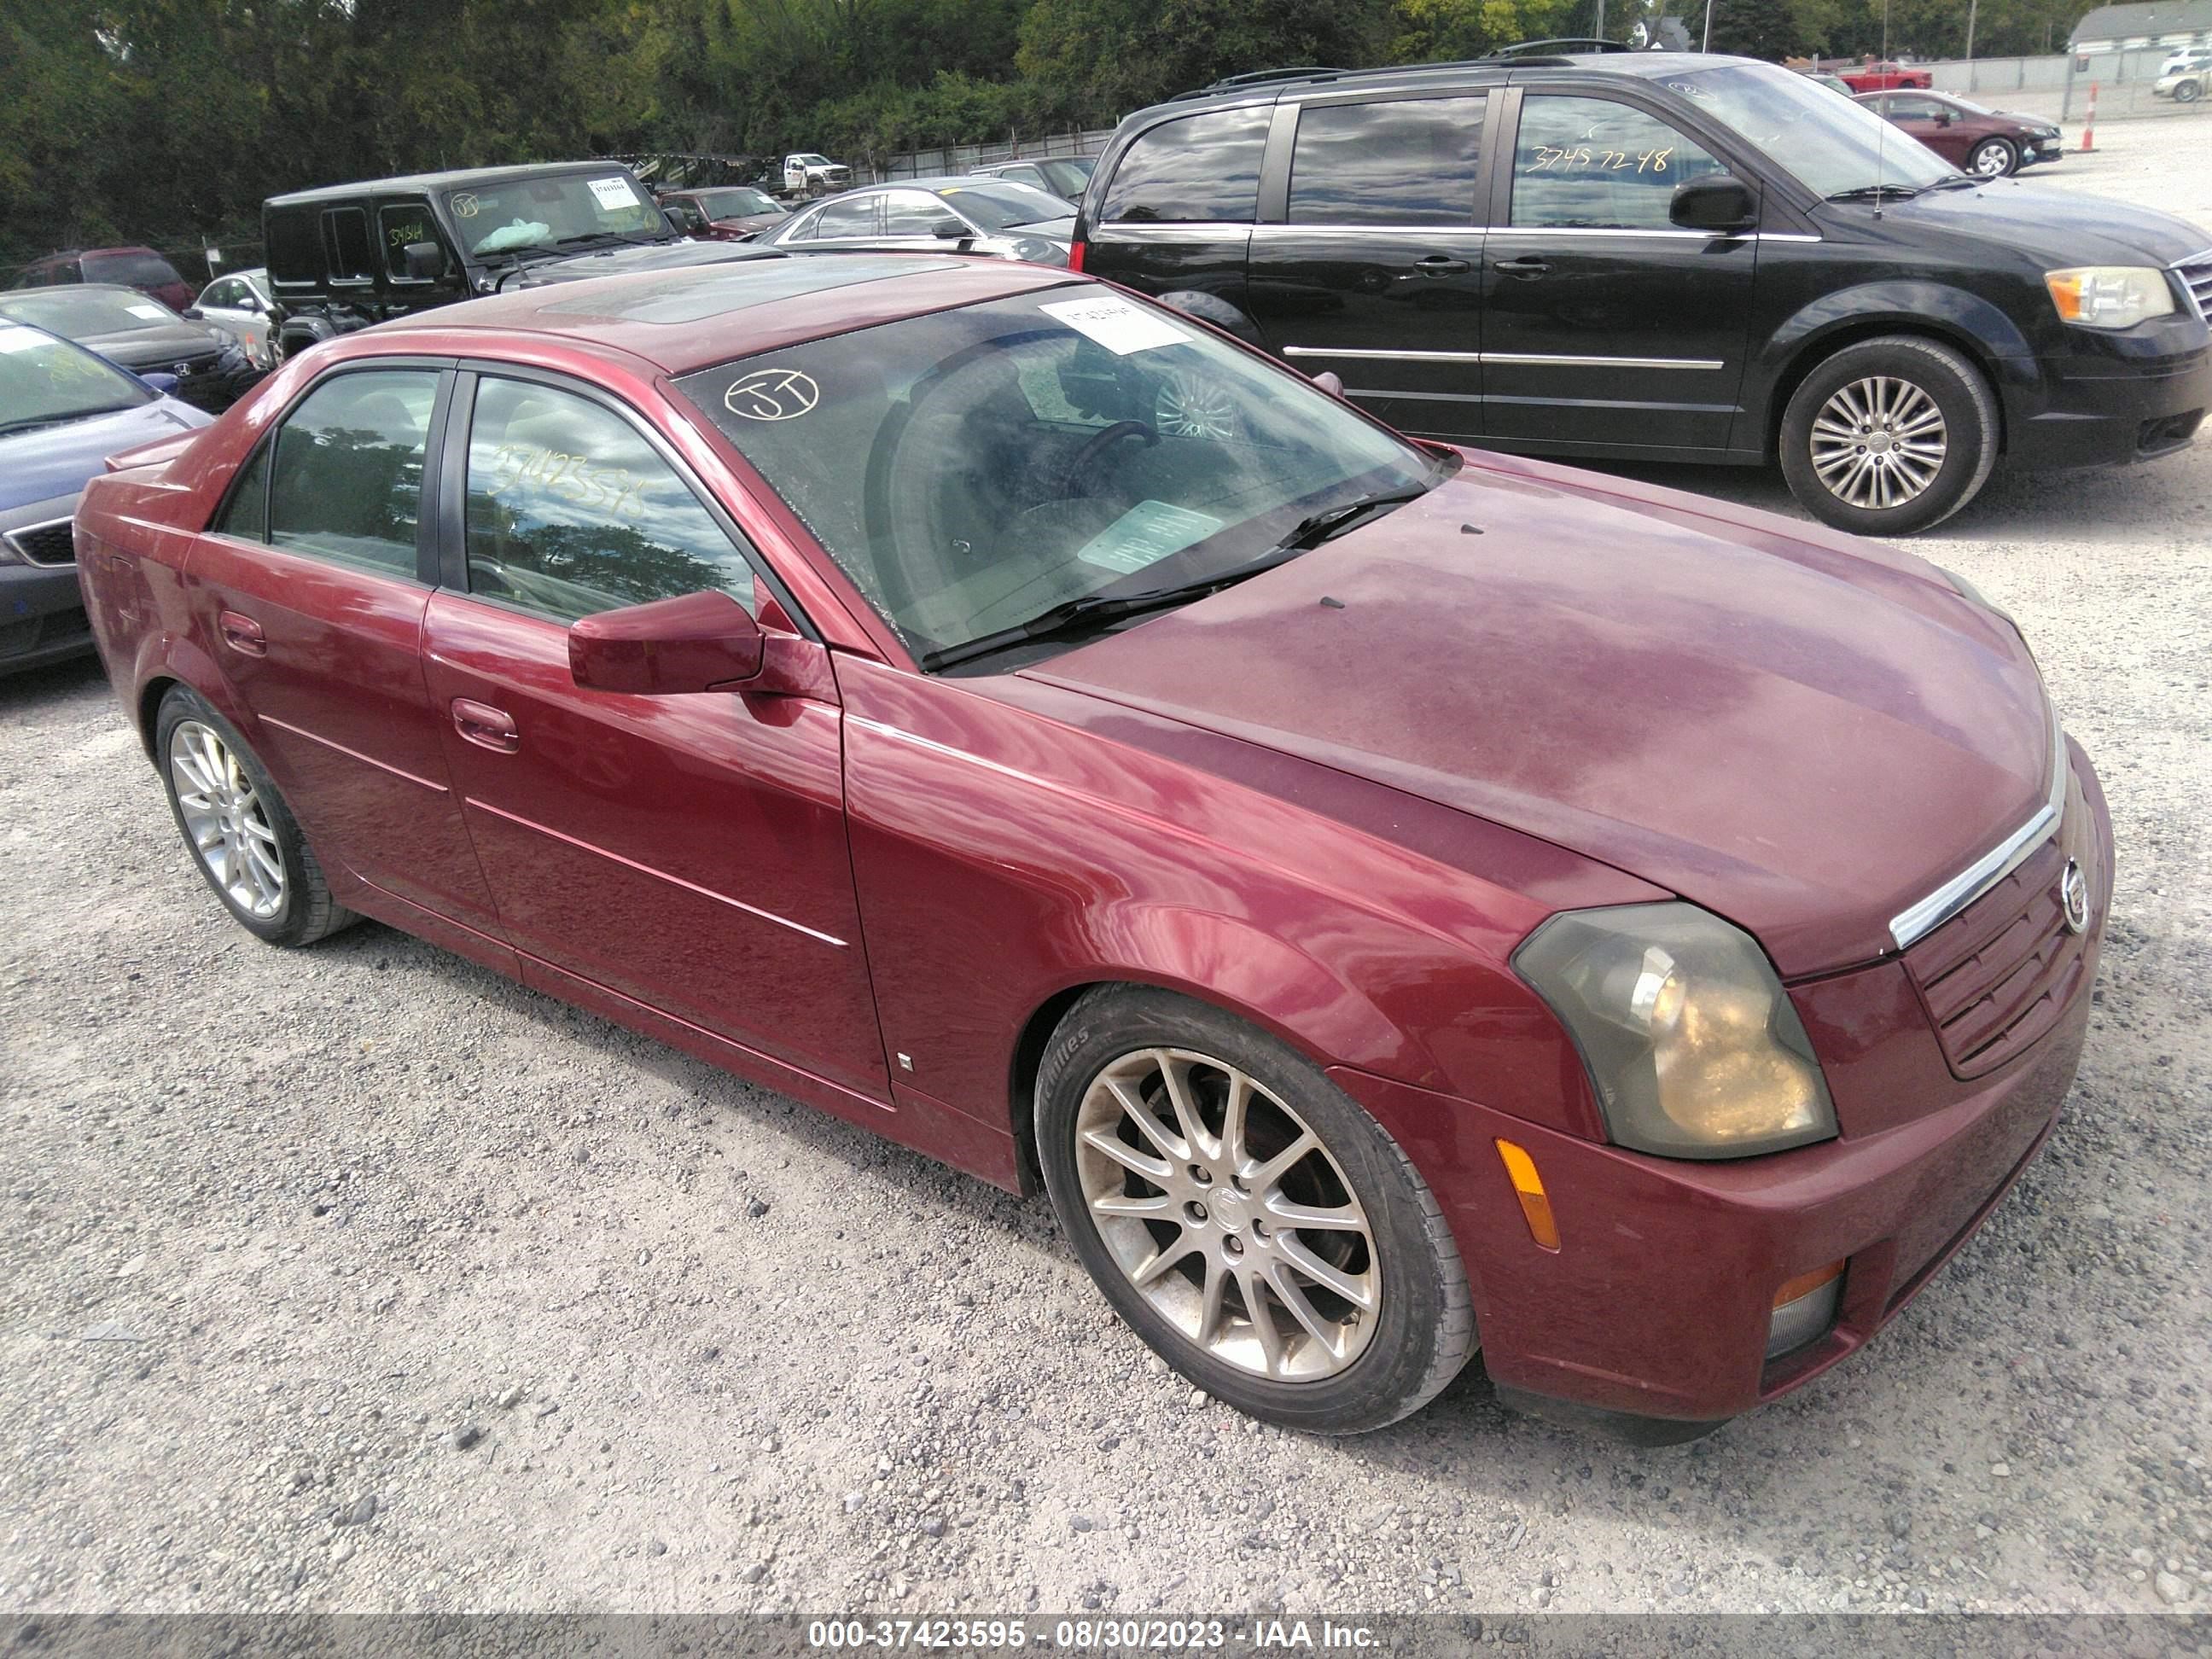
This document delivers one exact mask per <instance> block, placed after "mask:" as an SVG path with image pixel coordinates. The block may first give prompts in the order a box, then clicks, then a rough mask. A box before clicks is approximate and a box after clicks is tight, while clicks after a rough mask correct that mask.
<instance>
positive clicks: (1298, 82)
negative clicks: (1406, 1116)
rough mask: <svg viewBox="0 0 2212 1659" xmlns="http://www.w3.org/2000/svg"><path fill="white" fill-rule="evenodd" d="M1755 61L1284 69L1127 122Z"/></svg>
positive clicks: (1577, 56)
mask: <svg viewBox="0 0 2212 1659" xmlns="http://www.w3.org/2000/svg"><path fill="white" fill-rule="evenodd" d="M1757 62H1759V59H1757V58H1738V57H1733V56H1730V55H1728V54H1725V53H1722V52H1559V53H1556V54H1554V53H1544V54H1541V55H1534V54H1532V55H1530V56H1528V57H1522V58H1464V59H1460V60H1457V61H1455V62H1450V63H1437V64H1397V65H1395V66H1392V67H1389V68H1384V69H1364V70H1340V69H1301V70H1284V71H1282V72H1281V74H1280V75H1279V76H1268V77H1267V78H1265V79H1261V78H1258V77H1253V78H1248V79H1245V80H1243V81H1241V82H1237V83H1236V84H1233V85H1232V84H1228V83H1217V84H1216V85H1214V86H1211V87H1206V88H1203V89H1201V90H1199V91H1195V92H1186V93H1183V94H1181V95H1180V96H1178V97H1176V98H1172V99H1170V100H1167V101H1166V102H1165V103H1161V104H1155V105H1153V106H1152V108H1150V109H1146V110H1140V111H1139V112H1137V114H1136V115H1134V116H1131V117H1129V118H1127V120H1125V121H1124V123H1123V125H1124V126H1125V127H1126V126H1127V125H1128V122H1129V121H1133V120H1138V119H1139V118H1150V117H1152V116H1153V115H1156V114H1164V113H1166V112H1170V111H1172V112H1175V113H1176V114H1179V115H1187V114H1189V113H1190V112H1193V111H1194V110H1204V109H1210V108H1218V107H1222V106H1234V105H1248V106H1249V105H1257V104H1272V103H1274V102H1276V101H1277V100H1279V99H1282V98H1285V97H1293V96H1297V95H1299V94H1304V93H1306V92H1310V91H1312V90H1313V89H1315V88H1322V89H1325V90H1327V91H1330V92H1338V91H1345V92H1356V91H1360V90H1363V89H1364V88H1370V87H1373V88H1382V87H1386V86H1388V87H1393V88H1395V87H1399V86H1409V87H1420V86H1428V85H1445V84H1454V83H1464V82H1467V81H1468V80H1470V79H1479V80H1483V81H1505V80H1509V79H1510V80H1512V81H1516V82H1519V81H1534V80H1541V79H1546V78H1548V77H1549V76H1553V75H1565V74H1567V73H1569V72H1574V73H1581V74H1589V73H1592V72H1596V73H1600V74H1607V75H1628V76H1636V77H1638V78H1639V79H1642V80H1647V81H1654V80H1657V79H1659V78H1660V77H1661V76H1668V75H1684V74H1687V73H1690V72H1691V71H1692V70H1701V69H1715V68H1718V67H1719V66H1720V65H1722V64H1751V63H1757Z"/></svg>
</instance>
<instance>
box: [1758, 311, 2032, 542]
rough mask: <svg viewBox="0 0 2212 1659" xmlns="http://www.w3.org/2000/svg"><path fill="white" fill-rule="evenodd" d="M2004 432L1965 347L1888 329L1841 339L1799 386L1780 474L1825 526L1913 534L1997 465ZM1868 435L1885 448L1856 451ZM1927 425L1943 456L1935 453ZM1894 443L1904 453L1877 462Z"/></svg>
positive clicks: (1948, 510)
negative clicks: (1932, 419)
mask: <svg viewBox="0 0 2212 1659" xmlns="http://www.w3.org/2000/svg"><path fill="white" fill-rule="evenodd" d="M1931 408H1932V409H1933V410H1934V411H1935V413H1936V416H1937V419H1936V424H1935V425H1934V426H1933V427H1932V428H1929V427H1928V426H1926V425H1925V424H1923V419H1924V416H1925V415H1926V414H1927V412H1928V410H1929V409H1931ZM1865 416H1874V418H1872V419H1867V418H1863V417H1865ZM1885 420H1887V422H1888V424H1889V426H1890V427H1893V428H1899V431H1898V433H1897V435H1896V436H1894V437H1893V435H1892V432H1891V431H1889V430H1886V429H1884V424H1883V423H1884V421H1885ZM1869 428H1871V429H1869ZM2000 431H2001V427H2000V425H1999V421H1998V414H1997V401H1996V393H1995V392H1992V391H1990V383H1989V382H1988V380H1985V379H1984V378H1983V375H1982V372H1981V371H1980V370H1979V369H1978V368H1975V367H1974V365H1973V364H1972V363H1971V362H1968V361H1967V360H1966V357H1965V356H1963V355H1961V354H1960V352H1958V351H1956V350H1954V349H1953V348H1951V347H1950V346H1948V345H1945V344H1943V343H1942V342H1940V341H1936V340H1929V339H1923V338H1921V337H1918V336H1915V335H1907V334H1887V335H1883V336H1881V337H1879V338H1876V339H1872V340H1860V341H1857V342H1856V343H1853V344H1850V345H1847V346H1845V347H1844V348H1843V349H1841V350H1839V351H1838V352H1837V353H1835V355H1834V356H1831V357H1828V358H1826V359H1825V360H1824V361H1822V362H1820V363H1818V364H1816V365H1815V366H1814V368H1813V371H1812V372H1811V373H1810V374H1808V375H1806V377H1805V378H1804V380H1802V381H1801V382H1800V383H1799V385H1798V387H1797V390H1796V392H1793V393H1792V394H1791V395H1790V403H1789V406H1788V408H1787V409H1786V410H1784V414H1783V416H1782V431H1781V436H1780V448H1781V459H1782V475H1783V477H1784V478H1786V479H1787V480H1788V481H1789V483H1790V494H1791V495H1795V496H1796V498H1797V501H1798V503H1799V505H1801V506H1802V507H1804V508H1805V509H1806V510H1807V511H1808V512H1809V513H1812V515H1813V516H1814V518H1816V519H1818V520H1820V521H1821V523H1823V524H1827V525H1833V526H1835V527H1836V528H1837V529H1838V530H1848V531H1850V532H1854V533H1856V534H1858V535H1863V536H1906V535H1910V534H1911V533H1912V532H1914V531H1916V530H1925V529H1927V528H1929V526H1931V525H1936V524H1941V523H1942V521H1943V520H1946V519H1948V518H1949V517H1950V516H1951V515H1952V514H1953V513H1956V512H1957V511H1958V510H1959V509H1960V507H1964V506H1965V505H1966V503H1967V502H1968V501H1972V500H1973V498H1974V496H1975V495H1976V494H1978V492H1979V491H1980V489H1981V487H1982V485H1983V484H1984V483H1987V482H1988V480H1989V476H1990V468H1991V467H1993V466H1995V465H1996V459H1997V443H1998V435H1999V432H2000ZM1861 433H1864V434H1865V435H1867V436H1868V437H1869V441H1870V446H1878V447H1866V446H1863V447H1854V446H1853V445H1852V439H1853V438H1854V437H1856V436H1857V435H1860V434H1861ZM1931 433H1932V438H1933V442H1934V443H1935V444H1936V445H1939V446H1940V453H1933V452H1931V449H1930V447H1929V441H1930V434H1931ZM1899 440H1902V441H1899ZM1816 443H1818V444H1819V445H1820V453H1819V454H1818V455H1817V456H1816V453H1815V449H1814V446H1815V444H1816ZM1893 445H1894V446H1895V449H1896V454H1897V459H1891V460H1884V459H1880V458H1881V455H1883V454H1885V453H1888V450H1889V447H1891V446H1893ZM1824 472H1825V473H1826V475H1827V477H1826V478H1824V477H1823V473H1824ZM1831 478H1832V479H1833V480H1834V481H1835V483H1834V485H1833V487H1832V486H1831V483H1829V482H1828V479H1831Z"/></svg>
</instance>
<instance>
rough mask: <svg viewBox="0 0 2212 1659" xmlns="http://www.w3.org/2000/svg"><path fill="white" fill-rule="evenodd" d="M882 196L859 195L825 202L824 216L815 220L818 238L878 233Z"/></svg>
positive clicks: (815, 233)
mask: <svg viewBox="0 0 2212 1659" xmlns="http://www.w3.org/2000/svg"><path fill="white" fill-rule="evenodd" d="M882 204H883V197H880V196H858V197H852V198H850V199H848V200H844V201H836V202H830V203H828V204H824V206H823V209H822V216H821V217H820V218H819V219H817V220H816V221H815V223H814V235H815V238H816V240H819V241H829V240H832V239H834V238H836V237H840V236H873V235H874V234H876V220H877V210H878V208H879V207H880V206H882Z"/></svg>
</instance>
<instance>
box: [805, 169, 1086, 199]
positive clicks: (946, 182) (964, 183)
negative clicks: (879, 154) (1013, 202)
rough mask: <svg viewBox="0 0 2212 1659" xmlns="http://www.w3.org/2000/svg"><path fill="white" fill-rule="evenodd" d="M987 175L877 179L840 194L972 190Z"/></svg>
mask: <svg viewBox="0 0 2212 1659" xmlns="http://www.w3.org/2000/svg"><path fill="white" fill-rule="evenodd" d="M989 176H990V175H988V174H986V173H932V174H930V175H929V176H928V177H927V178H926V179H877V180H876V182H875V183H874V184H872V185H858V186H856V187H854V189H852V190H848V191H843V192H842V194H844V195H847V196H858V195H860V194H861V193H862V192H863V191H871V190H930V191H938V190H973V189H975V180H976V179H979V178H987V177H989ZM1006 182H1007V183H1008V184H1010V185H1013V186H1014V187H1015V188H1016V189H1018V190H1035V189H1036V185H1024V184H1023V183H1022V182H1021V180H1019V179H1008V180H1006ZM1050 193H1051V192H1049V191H1047V192H1046V194H1048V195H1049V194H1050ZM829 199H832V200H834V199H835V198H834V197H831V198H829Z"/></svg>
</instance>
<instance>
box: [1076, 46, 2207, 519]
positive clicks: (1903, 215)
mask: <svg viewBox="0 0 2212 1659" xmlns="http://www.w3.org/2000/svg"><path fill="white" fill-rule="evenodd" d="M1075 263H1076V264H1077V266H1078V268H1079V269H1080V270H1085V271H1086V272H1088V273H1090V274H1091V275H1093V276H1102V277H1105V278H1107V279H1109V280H1110V281H1114V282H1119V283H1126V284H1127V285H1128V286H1130V287H1132V288H1134V289H1140V290H1142V291H1144V292H1146V293H1148V294H1152V295H1157V296H1159V297H1161V298H1163V299H1165V300H1168V301H1170V302H1171V303H1174V304H1176V305H1178V306H1180V307H1182V308H1184V309H1185V310H1187V311H1188V312H1190V313H1192V314H1194V315H1196V316H1199V317H1201V318H1204V319H1207V320H1209V321H1212V322H1214V323H1216V324H1218V325H1220V326H1222V327H1225V328H1226V329H1228V330H1229V331H1231V332H1232V333H1235V334H1237V335H1239V336H1241V337H1243V338H1245V339H1248V340H1250V341H1252V342H1254V343H1258V344H1261V345H1264V346H1266V347H1267V349H1270V350H1273V351H1275V352H1277V353H1279V354H1280V355H1281V356H1283V357H1285V358H1286V359H1288V360H1289V361H1290V362H1291V363H1293V364H1295V365H1296V366H1297V367H1299V368H1304V369H1306V370H1307V371H1309V372H1310V373H1316V374H1317V373H1320V372H1322V371H1323V370H1327V371H1329V372H1332V373H1334V374H1336V375H1337V376H1338V377H1339V378H1340V379H1341V380H1343V381H1344V382H1345V383H1346V387H1347V390H1346V396H1348V397H1350V398H1352V399H1353V400H1354V401H1356V402H1357V403H1358V404H1361V405H1362V406H1363V407H1364V408H1366V409H1368V410H1372V411H1373V412H1374V413H1375V414H1376V416H1379V417H1381V418H1382V419H1383V420H1385V421H1388V422H1390V423H1391V424H1392V425H1394V426H1395V427H1397V428H1400V429H1401V430H1402V431H1406V432H1408V433H1413V434H1417V435H1422V436H1426V437H1436V438H1443V439H1447V440H1449V441H1456V442H1467V443H1474V444H1480V445H1483V446H1486V447H1492V448H1497V449H1504V450H1515V451H1521V452H1524V453H1535V454H1547V455H1579V456H1590V457H1599V458H1607V459H1642V460H1674V461H1680V460H1690V461H1720V462H1734V463H1744V464H1767V463H1771V462H1774V461H1777V460H1778V461H1779V462H1780V464H1781V466H1782V469H1783V471H1784V475H1785V476H1786V477H1788V479H1789V482H1790V489H1791V490H1792V491H1793V492H1794V493H1795V495H1796V497H1797V499H1798V500H1799V501H1801V502H1802V503H1803V504H1804V506H1805V507H1807V508H1808V510H1809V511H1811V512H1812V513H1814V515H1815V516H1816V517H1818V518H1820V519H1821V520H1825V521H1826V522H1827V523H1829V524H1832V525H1835V526H1839V527H1842V528H1844V529H1847V530H1852V531H1858V532H1867V533H1874V534H1900V533H1904V532H1910V531H1914V530H1920V529H1924V528H1925V527H1927V526H1929V525H1933V524H1935V523H1936V522H1938V521H1939V520H1942V519H1944V518H1946V517H1948V515H1949V514H1951V513H1954V512H1956V511H1957V510H1958V509H1959V508H1960V507H1962V506H1964V505H1965V504H1966V502H1967V501H1970V500H1972V497H1973V495H1974V494H1975V492H1976V491H1977V490H1978V489H1980V488H1981V486H1982V483H1983V482H1984V480H1985V479H1986V478H1987V477H1988V476H1989V473H1990V468H1991V467H1992V466H1993V465H1995V463H1996V461H1997V460H1998V459H1999V458H2000V457H2002V458H2003V459H2006V460H2007V461H2008V463H2009V464H2012V465H2027V466H2036V467H2067V466H2079V465H2098V464H2102V463H2109V462H2123V461H2134V460H2145V459H2151V458H2153V457H2155V456H2160V455H2164V454H2168V453H2172V452H2173V451H2175V450H2178V449H2180V448H2182V447H2185V446H2186V445H2187V444H2188V442H2189V441H2190V439H2191V435H2193V434H2194V433H2195V432H2196V430H2197V425H2198V423H2199V422H2201V421H2202V419H2203V415H2204V411H2205V409H2206V406H2207V404H2212V335H2208V331H2207V329H2206V323H2205V318H2206V310H2207V307H2212V234H2207V233H2205V232H2203V231H2201V230H2198V229H2197V228H2194V227H2192V226H2191V225H2189V224H2187V223H2185V222H2183V221H2181V220H2179V219H2175V218H2172V217H2169V216H2166V215H2165V214H2161V213H2154V212H2150V211H2148V210H2143V209H2139V208H2133V207H2128V206H2124V205H2122V204H2118V203H2115V202H2108V201H2101V200H2099V199H2096V198H2094V197H2084V196H2078V195H2073V194H2069V193H2066V192H2063V191H2056V190H2051V189H2048V188H2045V187H2043V186H2040V185H2024V184H2021V183H2019V182H2017V181H2015V180H2013V179H1977V178H1970V177H1968V176H1966V175H1965V174H1962V173H1958V172H1956V171H1954V169H1953V168H1952V167H1950V165H1949V164H1948V163H1947V162H1945V161H1942V160H1940V159H1939V158H1938V157H1936V155H1934V154H1933V153H1932V152H1931V151H1929V150H1927V149H1923V147H1922V146H1920V145H1918V144H1917V143H1911V141H1910V140H1908V139H1904V138H1902V137H1901V136H1900V135H1899V132H1898V131H1897V130H1896V129H1895V128H1894V127H1893V126H1892V125H1889V124H1888V123H1887V122H1886V121H1884V120H1882V119H1881V117H1879V116H1877V115H1875V113H1874V112H1872V111H1870V110H1867V109H1863V108H1861V107H1860V106H1858V105H1857V104H1855V103H1853V102H1852V101H1851V100H1849V99H1845V98H1838V97H1837V96H1836V95H1835V94H1834V93H1832V92H1831V91H1829V90H1828V89H1827V88H1824V87H1821V86H1819V85H1816V84H1814V82H1812V81H1810V80H1808V78H1807V77H1806V76H1802V75H1796V74H1792V73H1790V71H1789V70H1784V69H1781V68H1778V67H1776V66H1775V65H1772V64H1757V63H1753V62H1751V61H1749V60H1747V59H1743V58H1718V57H1710V56H1701V55H1694V54H1688V53H1676V52H1612V53H1589V54H1577V55H1570V56H1559V57H1534V58H1532V57H1519V58H1504V59H1498V60H1492V61H1480V62H1474V63H1468V64H1434V65H1425V66H1416V67H1411V68H1402V69H1392V70H1361V71H1356V72H1354V71H1340V70H1287V71H1285V72H1283V73H1282V74H1280V75H1273V76H1241V77H1238V79H1237V81H1235V82H1224V83H1222V84H1220V85H1219V86H1217V87H1214V88H1208V89H1207V90H1206V91H1205V92H1203V93H1199V94H1186V95H1185V96H1184V97H1182V98H1179V99H1176V100H1173V101H1172V102H1170V103H1167V104H1164V105H1160V106H1156V107H1154V108H1152V109H1148V110H1144V111H1141V112H1139V113H1137V114H1135V115H1132V116H1130V117H1129V118H1127V119H1126V120H1125V121H1123V122H1122V123H1121V128H1120V130H1119V131H1117V132H1116V133H1115V136H1114V139H1113V142H1112V143H1111V144H1110V145H1109V147H1108V149H1107V150H1106V153H1105V155H1104V156H1103V159H1102V160H1101V161H1100V162H1099V166H1098V169H1097V177H1096V178H1095V179H1093V181H1092V184H1091V188H1090V190H1089V191H1087V192H1086V193H1085V198H1084V204H1083V216H1082V218H1081V219H1080V220H1079V222H1078V225H1077V241H1076V250H1075ZM1174 413H1175V415H1176V418H1182V417H1183V416H1185V415H1187V413H1188V411H1186V410H1177V411H1174ZM1163 418H1167V416H1166V415H1164V416H1163Z"/></svg>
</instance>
